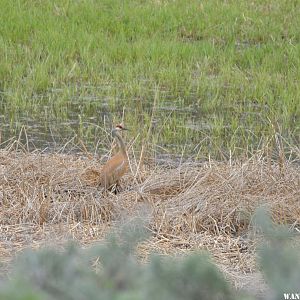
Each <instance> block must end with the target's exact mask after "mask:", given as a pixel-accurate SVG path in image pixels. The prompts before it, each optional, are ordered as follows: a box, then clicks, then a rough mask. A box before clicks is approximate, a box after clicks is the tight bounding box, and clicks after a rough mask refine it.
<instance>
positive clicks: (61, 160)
mask: <svg viewBox="0 0 300 300" xmlns="http://www.w3.org/2000/svg"><path fill="white" fill-rule="evenodd" d="M298 158H299V156H298ZM99 167H100V166H99V162H98V161H97V160H96V159H95V158H88V157H86V156H84V155H67V154H49V153H48V154H45V153H42V152H39V151H34V152H27V151H25V150H20V149H16V147H15V146H13V145H10V146H9V147H6V148H5V149H2V150H0V206H1V210H0V226H1V241H0V242H1V243H0V256H1V260H2V262H3V261H4V262H5V261H9V259H10V258H11V257H12V256H13V255H14V254H15V253H16V252H18V251H19V250H22V249H23V248H25V247H28V246H30V247H33V248H35V247H39V246H41V245H43V244H45V243H49V242H56V243H57V245H58V246H59V245H60V243H61V242H63V241H65V240H67V239H69V238H73V239H76V240H78V241H79V242H80V243H81V244H82V245H87V244H90V243H93V242H95V241H99V240H101V239H103V238H104V237H105V235H106V233H107V232H108V230H109V229H111V228H112V227H114V226H115V225H116V224H118V223H120V222H122V220H123V221H125V222H126V220H128V219H130V218H132V217H136V216H141V217H142V218H143V219H146V220H147V226H148V228H149V230H150V231H151V233H152V235H151V237H150V238H149V239H148V240H147V241H145V242H144V243H142V244H141V245H140V246H139V251H140V254H141V257H142V258H144V259H146V258H147V254H148V253H149V252H151V251H158V252H160V253H162V254H174V255H178V254H181V253H186V252H188V251H192V250H195V249H197V250H199V249H200V250H208V251H209V252H210V253H211V255H212V256H213V258H214V260H215V261H216V263H217V264H218V265H219V266H220V268H221V269H222V270H223V271H224V272H225V273H226V274H227V275H228V276H229V277H231V278H232V279H233V280H234V282H235V283H236V284H237V285H238V286H241V285H243V281H240V280H239V279H240V278H241V277H242V276H248V274H253V273H254V272H256V265H255V246H256V241H257V240H256V238H254V237H253V236H251V234H250V232H251V231H250V230H249V229H250V227H251V218H252V215H253V212H254V210H255V209H256V208H257V207H258V206H261V205H265V206H267V207H268V208H269V209H270V210H271V211H272V214H273V218H274V220H275V221H276V222H277V223H285V224H289V225H290V226H291V227H293V228H294V229H295V230H299V226H300V172H299V171H300V167H299V159H298V162H291V161H284V162H282V161H281V162H280V163H276V162H272V161H271V160H268V159H265V158H264V155H263V154H262V153H257V154H256V155H254V156H252V157H251V158H248V159H245V160H243V161H235V162H233V161H228V162H217V161H207V162H203V163H199V164H196V163H185V164H180V165H178V166H176V167H172V166H167V165H164V166H154V165H152V166H145V165H141V164H139V163H134V160H131V172H129V173H128V174H127V175H126V176H124V178H123V181H122V191H121V192H120V193H118V194H116V195H115V194H113V193H110V192H104V191H103V190H101V189H99V188H98V187H97V186H93V185H91V184H88V183H89V182H87V180H86V174H94V176H97V170H99ZM61 244H62V243H61ZM251 281H252V282H253V278H251Z"/></svg>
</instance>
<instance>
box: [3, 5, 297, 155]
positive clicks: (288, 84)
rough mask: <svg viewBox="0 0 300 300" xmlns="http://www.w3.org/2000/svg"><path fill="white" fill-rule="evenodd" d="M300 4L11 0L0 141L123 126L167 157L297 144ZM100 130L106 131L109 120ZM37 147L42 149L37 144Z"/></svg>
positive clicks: (96, 134) (56, 141)
mask: <svg viewBox="0 0 300 300" xmlns="http://www.w3.org/2000/svg"><path fill="white" fill-rule="evenodd" d="M299 14H300V8H299V5H298V3H297V1H290V2H287V1H279V0H273V1H270V2H260V1H252V2H249V1H240V2H239V3H233V2H228V1H225V2H223V1H217V0H213V1H201V2H200V3H199V1H180V3H179V2H178V1H147V2H144V1H130V2H126V1H111V0H107V1H90V2H89V1H78V2H71V1H54V2H48V1H21V0H19V1H16V2H11V1H5V0H3V1H1V12H0V36H1V39H0V48H1V52H0V82H1V84H0V95H1V105H0V111H1V114H2V116H1V120H0V121H1V131H2V140H7V139H8V138H10V137H11V136H12V135H17V134H18V132H19V130H20V128H21V127H22V126H24V125H25V126H27V127H28V129H29V130H28V137H29V141H30V146H33V144H34V145H35V146H37V147H38V148H45V147H46V146H47V147H49V148H50V149H53V148H55V147H57V146H59V145H61V144H64V142H65V141H66V140H69V139H70V138H72V137H74V136H77V137H79V138H80V139H82V140H84V143H85V144H86V145H87V146H88V148H89V149H95V147H96V145H97V141H98V140H99V139H100V140H101V139H103V138H104V137H105V134H104V133H103V131H102V129H101V128H103V124H104V123H106V124H107V127H110V126H111V125H112V123H114V122H115V121H116V120H117V121H119V119H120V117H121V115H122V114H123V110H124V111H125V123H126V124H127V126H128V127H130V128H131V129H132V132H133V135H134V136H139V138H138V140H139V141H140V143H142V137H143V136H145V135H146V133H148V132H149V128H151V130H150V132H149V135H147V139H148V141H149V142H150V143H152V144H154V145H157V149H156V151H159V152H160V153H163V154H166V153H182V152H184V153H186V154H188V155H191V154H192V155H193V156H195V157H198V158H199V157H200V158H203V157H206V156H207V154H208V153H209V154H210V155H213V156H218V157H219V158H220V157H221V156H222V155H221V153H228V152H229V150H231V152H232V153H233V154H238V153H240V152H241V148H242V149H249V150H254V149H257V148H259V147H260V146H261V144H262V143H263V142H264V139H265V138H268V137H270V136H273V135H274V131H278V130H279V131H280V134H281V135H282V136H283V137H284V138H286V139H287V140H288V142H289V143H296V144H297V143H299V113H300V112H299V98H300V92H299V84H298V82H299V75H300V71H299V70H300V68H299V66H300V61H299V60H300V46H299V40H300V36H299V30H298V29H299V26H300V24H299V22H300V21H299ZM98 126H99V127H100V128H99V127H98ZM33 148H34V147H33Z"/></svg>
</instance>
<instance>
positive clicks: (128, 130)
mask: <svg viewBox="0 0 300 300" xmlns="http://www.w3.org/2000/svg"><path fill="white" fill-rule="evenodd" d="M122 130H127V131H130V130H129V129H128V128H125V127H123V129H122Z"/></svg>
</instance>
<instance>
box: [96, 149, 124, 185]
mask: <svg viewBox="0 0 300 300" xmlns="http://www.w3.org/2000/svg"><path fill="white" fill-rule="evenodd" d="M127 170H128V158H127V156H126V155H124V154H123V153H122V152H119V153H117V154H116V155H114V156H113V157H112V158H111V159H110V160H108V161H107V162H106V164H105V165H104V166H103V167H102V169H101V171H100V182H99V183H100V186H102V187H104V188H106V189H107V188H110V187H111V186H112V185H114V184H116V183H117V182H118V181H119V179H120V178H121V177H122V176H123V175H124V174H125V173H126V172H127Z"/></svg>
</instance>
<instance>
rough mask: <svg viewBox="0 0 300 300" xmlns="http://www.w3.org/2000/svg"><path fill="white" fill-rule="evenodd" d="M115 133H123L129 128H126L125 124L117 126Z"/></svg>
mask: <svg viewBox="0 0 300 300" xmlns="http://www.w3.org/2000/svg"><path fill="white" fill-rule="evenodd" d="M114 130H115V131H122V130H128V129H127V128H125V127H124V124H123V123H120V124H117V125H116V127H115V129H114Z"/></svg>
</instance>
